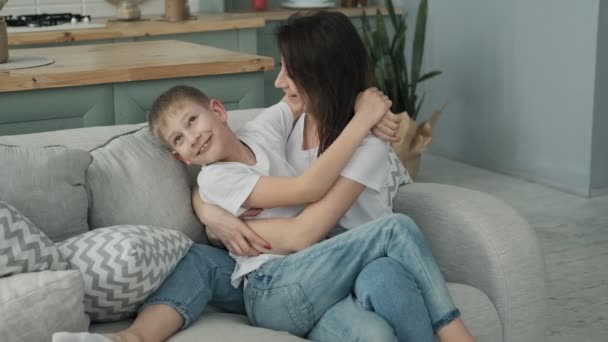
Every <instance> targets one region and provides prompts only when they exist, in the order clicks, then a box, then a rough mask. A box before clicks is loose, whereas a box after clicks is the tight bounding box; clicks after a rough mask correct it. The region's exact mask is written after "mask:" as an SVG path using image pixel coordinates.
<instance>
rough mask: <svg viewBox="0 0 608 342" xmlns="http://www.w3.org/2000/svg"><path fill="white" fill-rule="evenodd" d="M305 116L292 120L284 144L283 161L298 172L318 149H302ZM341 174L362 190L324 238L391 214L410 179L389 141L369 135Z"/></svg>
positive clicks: (314, 156) (312, 158) (302, 169)
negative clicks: (285, 144) (403, 185)
mask: <svg viewBox="0 0 608 342" xmlns="http://www.w3.org/2000/svg"><path fill="white" fill-rule="evenodd" d="M305 115H306V114H303V115H301V116H300V118H299V119H298V121H296V124H295V126H294V128H293V130H292V131H291V135H290V136H289V139H288V141H287V146H286V156H287V161H288V162H289V164H290V165H291V167H293V168H294V169H295V172H296V174H298V175H299V174H302V173H304V171H305V170H306V169H307V168H308V167H309V166H310V163H312V161H313V160H315V159H316V158H317V152H318V148H312V149H309V150H304V149H302V144H303V142H304V120H305ZM341 175H342V176H343V177H346V178H349V179H352V180H354V181H356V182H358V183H360V184H362V185H364V186H365V189H364V190H363V192H362V193H361V195H359V197H358V198H357V200H356V201H355V203H354V204H353V205H352V207H351V208H350V209H349V210H348V211H347V212H346V214H345V215H344V216H343V217H342V219H341V220H340V222H338V226H337V227H335V228H334V229H333V230H332V231H331V232H330V233H329V235H328V237H333V236H336V235H338V234H340V233H342V232H344V231H345V230H348V229H353V228H356V227H358V226H360V225H362V224H364V223H367V222H370V221H372V220H375V219H377V218H380V217H382V216H385V215H387V214H391V213H392V212H393V199H394V197H395V194H396V193H397V189H398V188H399V185H401V184H405V183H406V182H409V181H411V180H409V176H408V175H407V172H406V171H405V168H404V167H403V165H402V164H401V162H400V161H399V159H398V157H397V155H396V154H395V153H394V151H393V149H392V148H391V147H390V146H389V144H388V143H386V142H384V141H382V140H380V139H379V138H377V137H376V136H374V135H372V134H369V135H368V136H367V137H366V138H365V139H364V140H363V142H362V144H361V146H359V148H358V149H357V151H355V154H354V155H353V157H352V158H351V160H350V162H349V163H348V164H347V166H346V167H345V168H344V170H342V173H341Z"/></svg>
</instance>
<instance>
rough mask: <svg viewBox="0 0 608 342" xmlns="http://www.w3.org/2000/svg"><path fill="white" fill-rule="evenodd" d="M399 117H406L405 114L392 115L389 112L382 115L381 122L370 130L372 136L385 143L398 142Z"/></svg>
mask: <svg viewBox="0 0 608 342" xmlns="http://www.w3.org/2000/svg"><path fill="white" fill-rule="evenodd" d="M401 115H408V114H407V113H406V112H403V113H399V114H393V112H391V111H390V110H389V111H387V112H386V114H384V117H382V120H380V122H378V123H377V124H376V126H374V127H373V128H372V134H373V135H375V136H377V137H378V138H380V139H381V140H383V141H386V142H389V143H390V142H398V141H400V140H401V137H400V136H399V127H400V126H401Z"/></svg>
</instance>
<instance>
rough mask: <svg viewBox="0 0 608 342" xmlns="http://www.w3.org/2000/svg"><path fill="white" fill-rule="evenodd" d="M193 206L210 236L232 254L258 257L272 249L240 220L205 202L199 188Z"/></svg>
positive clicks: (193, 195) (195, 191) (194, 193)
mask: <svg viewBox="0 0 608 342" xmlns="http://www.w3.org/2000/svg"><path fill="white" fill-rule="evenodd" d="M192 206H193V208H194V212H195V213H196V216H198V218H199V220H201V222H203V223H204V224H205V225H206V232H207V234H208V236H209V237H211V238H214V239H216V240H219V241H221V242H222V244H224V246H225V247H226V248H227V249H228V251H230V253H232V254H235V255H240V256H256V255H259V254H260V253H261V252H262V253H263V252H265V251H267V250H269V249H271V247H270V244H269V243H268V242H266V241H265V240H264V239H262V238H261V237H260V236H259V235H258V234H256V233H255V232H254V231H253V230H252V229H251V228H249V226H248V225H247V224H246V223H244V222H243V221H241V220H240V219H239V218H237V217H235V216H234V215H232V214H230V213H229V212H227V211H225V210H224V209H222V208H220V207H217V206H215V205H211V204H208V203H205V202H203V200H202V199H201V197H200V195H199V193H198V188H195V189H194V191H193V193H192ZM246 213H247V212H246Z"/></svg>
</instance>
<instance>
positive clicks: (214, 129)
mask: <svg viewBox="0 0 608 342" xmlns="http://www.w3.org/2000/svg"><path fill="white" fill-rule="evenodd" d="M175 108H176V110H174V111H173V112H172V113H169V114H168V115H167V117H166V119H165V122H164V125H162V127H160V129H159V131H160V134H161V135H162V137H163V138H164V139H165V141H167V142H168V143H169V145H170V147H171V149H172V150H173V152H174V153H175V154H177V156H178V158H179V159H181V160H183V161H184V162H185V163H186V164H196V165H208V164H211V163H214V162H217V161H220V160H222V158H225V155H224V154H225V153H224V151H223V149H224V148H223V146H224V144H223V143H222V140H223V137H225V135H226V131H229V132H231V131H230V129H229V128H228V126H227V125H226V120H227V118H228V114H227V113H226V109H225V108H224V106H223V105H222V104H221V102H220V101H218V100H216V99H213V100H211V104H210V106H209V109H207V108H204V107H202V106H201V105H199V104H197V103H195V102H193V101H182V102H181V103H179V104H178V105H177V106H176V107H175Z"/></svg>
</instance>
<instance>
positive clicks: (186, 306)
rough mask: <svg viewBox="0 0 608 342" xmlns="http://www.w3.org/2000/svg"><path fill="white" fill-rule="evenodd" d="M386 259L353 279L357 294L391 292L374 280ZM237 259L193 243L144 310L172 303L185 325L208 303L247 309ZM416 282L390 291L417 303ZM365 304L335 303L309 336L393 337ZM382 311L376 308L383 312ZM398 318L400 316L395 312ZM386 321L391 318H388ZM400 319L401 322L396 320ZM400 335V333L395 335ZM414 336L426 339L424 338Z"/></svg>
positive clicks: (419, 311)
mask: <svg viewBox="0 0 608 342" xmlns="http://www.w3.org/2000/svg"><path fill="white" fill-rule="evenodd" d="M386 260H388V261H389V262H390V261H391V260H392V259H388V258H382V259H378V260H377V261H374V262H372V263H370V264H369V265H368V266H366V267H365V268H364V269H363V272H362V273H361V275H359V277H358V278H357V281H356V283H355V289H359V288H360V289H361V291H360V292H359V291H357V292H356V293H357V295H360V294H363V293H370V294H371V296H373V295H374V294H377V295H378V296H379V297H384V296H385V295H386V294H387V293H386V292H384V291H385V288H379V287H376V286H375V285H374V279H377V278H378V277H383V276H386V274H390V273H394V272H393V270H392V269H391V268H390V267H387V266H390V264H389V263H387V262H386ZM383 261H384V262H383ZM234 264H235V263H234V260H233V259H232V258H231V257H230V256H229V255H228V253H227V252H226V251H223V250H220V249H217V248H213V247H211V246H206V245H193V246H192V247H191V248H190V250H189V251H188V253H186V255H185V256H184V258H183V259H182V260H181V261H180V262H179V263H178V264H177V266H176V267H175V269H174V270H173V272H172V273H171V274H170V275H169V276H168V277H167V279H166V280H165V281H164V282H163V284H162V285H161V286H160V287H159V288H158V289H157V290H156V291H155V292H154V293H153V294H152V295H151V296H150V297H148V298H147V300H146V301H145V303H144V304H143V305H142V307H141V308H140V311H141V310H142V309H143V308H144V307H146V306H148V305H154V304H163V305H168V306H170V307H172V308H173V309H174V310H175V311H176V312H178V313H179V314H180V315H181V316H182V318H183V319H184V324H183V326H182V329H185V328H187V327H188V326H189V325H190V324H192V323H193V322H194V321H196V319H198V318H199V316H200V315H201V313H202V312H203V310H204V308H205V306H207V304H211V305H214V306H216V307H218V308H221V309H223V310H224V311H228V312H232V313H239V314H245V307H244V301H243V291H242V288H238V289H235V288H234V287H232V285H231V284H230V275H231V274H232V271H233V270H234ZM399 267H400V266H399ZM406 280H407V279H406ZM410 281H411V280H410ZM368 285H370V286H368ZM415 286H416V285H415V284H410V286H404V285H399V287H398V288H397V289H393V290H391V291H392V292H388V293H398V294H399V298H400V299H401V300H402V301H403V302H408V299H407V298H409V297H413V298H410V299H409V301H410V302H416V299H418V302H422V300H421V298H422V297H420V294H419V292H417V291H408V289H409V288H411V287H415ZM377 290H379V291H377ZM361 298H363V297H361ZM366 309H369V307H365V309H364V307H363V306H362V305H361V304H360V303H359V302H358V301H356V300H355V299H354V298H353V297H352V296H349V297H348V298H346V299H343V300H342V301H340V302H338V303H337V304H336V305H334V306H333V307H332V308H331V309H330V310H329V311H328V312H327V313H326V314H325V315H324V316H323V317H322V318H321V320H320V321H319V323H318V324H317V325H316V326H315V328H314V329H313V331H312V332H311V333H310V335H309V336H308V337H309V338H310V339H313V340H315V341H345V342H346V341H377V342H382V341H394V340H395V336H394V333H393V329H392V328H391V326H390V325H389V324H388V323H387V322H386V321H385V319H383V318H382V317H380V316H378V315H377V314H376V313H374V312H372V311H370V310H366ZM373 309H375V310H378V309H379V308H378V307H374V308H373ZM405 310H407V311H408V312H409V313H410V314H411V315H412V316H415V317H418V316H422V317H424V316H428V314H427V310H426V307H425V306H424V303H422V305H418V306H417V307H416V306H414V305H408V306H407V309H405ZM381 312H382V311H381V310H378V313H379V314H381ZM381 315H382V314H381ZM390 315H391V313H388V315H384V316H383V317H385V318H386V316H390ZM394 317H401V316H398V315H394ZM388 321H389V322H390V320H388ZM361 322H365V324H361ZM397 322H400V321H399V320H397ZM410 322H411V321H409V320H408V321H403V322H401V325H406V326H411V325H412V324H410ZM411 323H413V322H411ZM391 324H392V323H391ZM416 328H417V329H418V330H420V331H421V333H423V332H425V331H427V332H428V331H429V330H430V328H426V327H425V326H423V325H418V326H415V325H414V326H413V329H416ZM396 330H397V331H399V330H398V329H396ZM397 336H399V335H398V334H397ZM407 336H421V335H420V334H418V335H412V334H410V335H407ZM400 340H403V339H400ZM410 340H411V341H424V340H422V339H410Z"/></svg>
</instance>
